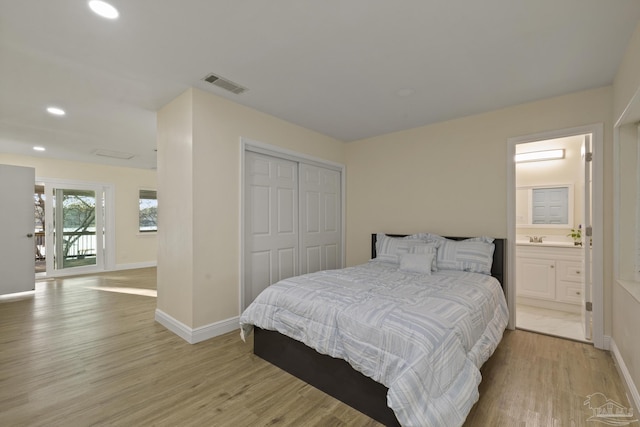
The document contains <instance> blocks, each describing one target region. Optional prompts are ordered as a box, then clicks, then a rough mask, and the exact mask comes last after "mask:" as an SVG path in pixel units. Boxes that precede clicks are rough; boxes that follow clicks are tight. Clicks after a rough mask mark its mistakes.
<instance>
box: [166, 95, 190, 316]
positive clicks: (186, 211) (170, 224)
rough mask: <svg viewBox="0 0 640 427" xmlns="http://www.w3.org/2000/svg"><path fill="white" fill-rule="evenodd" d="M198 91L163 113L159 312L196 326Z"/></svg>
mask: <svg viewBox="0 0 640 427" xmlns="http://www.w3.org/2000/svg"><path fill="white" fill-rule="evenodd" d="M192 102H193V100H192V92H191V91H187V92H185V93H183V94H182V95H180V96H179V97H178V98H176V99H174V100H173V101H172V102H170V103H169V104H168V105H166V106H165V107H164V108H162V110H160V111H159V112H158V122H157V123H158V145H157V148H158V160H157V167H158V268H157V289H158V306H157V307H158V309H159V310H161V311H163V312H165V313H167V314H170V315H171V316H172V317H174V318H175V319H178V320H179V321H181V322H182V323H184V324H187V325H192V324H193V300H194V290H193V286H192V282H193V265H194V259H193V254H194V247H193V227H194V225H193V197H194V196H193V173H194V171H193V147H192V127H193V119H192V115H193V109H192Z"/></svg>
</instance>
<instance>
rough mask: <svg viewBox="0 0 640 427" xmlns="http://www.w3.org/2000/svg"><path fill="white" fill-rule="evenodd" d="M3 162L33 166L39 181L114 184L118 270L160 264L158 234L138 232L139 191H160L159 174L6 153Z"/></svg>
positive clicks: (0, 156)
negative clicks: (130, 266) (46, 179)
mask: <svg viewBox="0 0 640 427" xmlns="http://www.w3.org/2000/svg"><path fill="white" fill-rule="evenodd" d="M0 163H2V164H9V165H16V166H29V167H33V168H35V170H36V177H38V178H55V179H66V180H77V181H91V182H100V183H108V184H114V185H115V218H116V260H115V262H116V267H117V268H127V265H136V264H142V265H144V264H153V263H155V262H156V259H157V255H156V254H157V252H156V247H157V240H156V235H155V233H147V234H140V233H138V209H139V205H138V197H139V190H140V189H141V188H156V172H155V171H152V170H145V169H135V168H123V167H115V166H105V165H98V164H94V163H80V162H70V161H65V160H57V159H46V158H40V157H30V156H17V155H11V154H3V153H0Z"/></svg>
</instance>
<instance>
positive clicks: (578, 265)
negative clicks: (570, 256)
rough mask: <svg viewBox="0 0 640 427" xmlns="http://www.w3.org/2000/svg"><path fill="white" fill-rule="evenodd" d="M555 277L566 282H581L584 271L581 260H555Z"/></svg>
mask: <svg viewBox="0 0 640 427" xmlns="http://www.w3.org/2000/svg"><path fill="white" fill-rule="evenodd" d="M556 265H557V273H556V274H557V275H558V276H557V278H558V280H564V281H568V282H575V283H583V280H584V277H583V276H584V271H583V267H582V262H577V261H562V260H558V261H556Z"/></svg>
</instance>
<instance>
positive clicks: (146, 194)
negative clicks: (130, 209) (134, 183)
mask: <svg viewBox="0 0 640 427" xmlns="http://www.w3.org/2000/svg"><path fill="white" fill-rule="evenodd" d="M139 202H140V210H139V218H138V224H139V225H138V229H139V231H141V232H150V231H158V196H157V194H156V191H155V190H140V198H139Z"/></svg>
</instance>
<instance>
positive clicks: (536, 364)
mask: <svg viewBox="0 0 640 427" xmlns="http://www.w3.org/2000/svg"><path fill="white" fill-rule="evenodd" d="M155 274H156V271H155V269H154V268H147V269H139V270H129V271H124V272H112V273H106V274H99V275H87V276H78V277H72V278H64V279H51V280H45V281H41V282H38V283H37V286H36V292H35V293H34V294H32V295H30V296H20V297H8V298H5V297H3V298H1V299H0V425H2V426H94V425H100V426H102V425H110V426H147V425H148V426H178V425H179V426H223V427H224V426H229V427H243V426H322V427H324V426H336V427H341V426H349V427H352V426H356V427H375V426H379V425H380V424H378V423H376V422H375V421H374V420H372V419H370V418H368V417H367V416H365V415H363V414H361V413H360V412H358V411H356V410H354V409H352V408H350V407H349V406H347V405H345V404H343V403H341V402H339V401H337V400H335V399H333V398H332V397H330V396H328V395H326V394H325V393H323V392H321V391H319V390H317V389H315V388H313V387H311V386H309V385H307V384H305V383H304V382H302V381H300V380H298V379H296V378H294V377H292V376H291V375H289V374H287V373H286V372H284V371H282V370H280V369H279V368H276V367H275V366H273V365H271V364H269V363H267V362H265V361H263V360H261V359H260V358H258V357H256V356H254V355H253V353H252V348H253V347H252V340H251V339H249V341H248V342H247V343H244V342H242V340H240V338H239V334H238V332H232V333H229V334H225V335H223V336H220V337H217V338H214V339H211V340H208V341H206V342H202V343H198V344H194V345H190V344H188V343H187V342H185V341H184V340H182V339H181V338H179V337H178V336H176V335H174V334H173V333H171V332H169V331H167V330H166V329H165V328H164V327H162V326H161V325H159V324H158V323H156V322H155V320H154V313H155V308H156V299H155V298H154V297H152V296H145V295H139V294H133V293H131V291H132V289H133V290H135V289H138V290H148V291H153V290H154V289H155V284H156V276H155ZM116 288H121V290H122V292H123V293H119V292H116V291H114V290H117V289H116ZM482 375H483V381H482V383H481V384H480V400H479V401H478V403H477V404H476V405H475V406H474V407H473V409H472V411H471V413H470V414H469V417H468V419H467V422H466V423H465V426H467V427H472V426H489V425H491V426H509V427H511V426H519V425H522V426H525V425H526V426H553V425H558V426H586V425H588V424H587V421H586V420H587V418H588V417H589V416H590V415H591V413H590V412H589V409H588V408H587V407H586V406H584V404H583V403H584V400H585V399H586V397H587V396H588V395H589V394H591V393H595V392H601V393H603V394H605V395H606V396H607V397H608V398H610V399H612V400H614V401H616V402H618V403H620V404H621V405H623V406H628V401H627V398H626V396H625V394H624V388H623V386H622V383H621V381H620V378H619V377H618V374H617V371H616V369H615V366H614V364H613V360H612V359H611V356H610V355H609V353H608V352H605V351H600V350H596V349H594V348H593V347H592V346H590V345H587V344H582V343H577V342H573V341H567V340H562V339H558V338H552V337H547V336H543V335H537V334H533V333H530V332H524V331H507V332H506V333H505V336H504V339H503V341H502V343H501V344H500V346H499V347H498V349H497V350H496V352H495V354H494V355H493V356H492V357H491V359H490V360H489V361H488V362H487V363H486V364H485V366H484V367H483V368H482Z"/></svg>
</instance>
